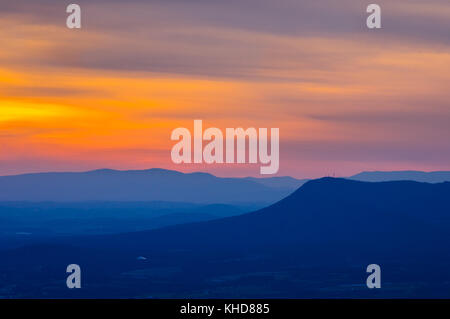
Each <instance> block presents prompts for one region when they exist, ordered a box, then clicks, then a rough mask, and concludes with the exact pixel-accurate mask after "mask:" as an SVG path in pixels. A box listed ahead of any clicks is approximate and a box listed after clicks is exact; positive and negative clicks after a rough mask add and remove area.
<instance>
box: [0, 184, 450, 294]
mask: <svg viewBox="0 0 450 319" xmlns="http://www.w3.org/2000/svg"><path fill="white" fill-rule="evenodd" d="M449 195H450V183H440V184H426V183H417V182H410V181H399V182H383V183H365V182H358V181H351V180H345V179H333V178H323V179H319V180H314V181H310V182H307V183H306V184H305V185H303V186H302V187H301V188H300V189H298V190H297V191H296V192H294V193H293V194H291V195H290V196H288V197H287V198H285V199H283V200H281V201H280V202H278V203H276V204H273V205H271V206H269V207H267V208H264V209H261V210H258V211H256V212H253V213H248V214H244V215H241V216H236V217H230V218H224V219H220V220H214V221H208V222H201V223H194V224H186V225H179V226H172V227H168V228H164V229H158V230H153V231H144V232H136V233H128V234H120V235H106V236H92V237H77V238H68V239H65V240H59V241H58V245H55V244H54V243H53V244H51V245H48V244H41V245H39V246H34V247H24V248H21V249H16V250H11V251H7V252H3V253H1V254H0V260H2V263H1V264H0V273H1V274H3V278H7V282H6V283H5V285H6V287H9V288H7V289H9V290H8V292H9V293H10V294H14V295H16V296H30V295H33V296H41V294H42V293H43V292H44V291H45V294H46V296H49V295H50V296H58V297H61V296H64V297H74V296H76V297H99V296H101V297H136V296H141V297H142V296H156V297H158V296H159V297H161V296H166V297H167V296H171V297H174V296H175V297H186V298H188V297H291V298H292V297H392V296H394V297H450V289H449V288H450V284H449V283H450V273H449V271H448V269H449V268H450V245H449V243H450V234H449V232H448V229H449V227H450V200H449V198H450V196H449ZM138 256H144V257H145V258H146V261H145V262H142V261H138V260H136V258H137V257H138ZM69 263H78V264H80V265H82V267H83V269H86V273H87V275H86V277H85V279H84V280H85V281H86V282H88V285H86V286H85V288H84V289H82V291H81V290H80V291H77V292H76V293H72V292H69V291H68V289H66V288H65V287H64V285H63V284H61V285H60V284H57V283H58V282H61V283H63V281H64V276H65V273H64V271H63V270H64V269H65V268H64V267H65V266H66V265H67V264H69ZM372 263H376V264H379V265H381V267H382V271H383V289H375V290H369V289H367V288H366V287H365V278H366V276H367V274H366V272H365V270H366V267H367V265H369V264H372ZM19 269H20V270H21V271H18V270H19ZM23 278H26V280H25V279H23ZM58 280H59V281H58ZM18 282H19V283H18Z"/></svg>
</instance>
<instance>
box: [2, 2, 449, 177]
mask: <svg viewBox="0 0 450 319" xmlns="http://www.w3.org/2000/svg"><path fill="white" fill-rule="evenodd" d="M72 2H74V3H77V4H79V5H80V6H81V8H82V29H80V30H71V29H68V28H67V27H66V18H67V16H68V14H67V13H66V12H65V11H66V6H67V5H68V4H70V3H71V2H66V1H60V0H58V1H57V0H53V1H51V0H27V1H26V0H15V1H10V0H0V43H1V46H0V175H9V174H18V173H26V172H41V171H84V170H90V169H98V168H114V169H146V168H152V167H162V168H168V169H177V170H181V171H185V172H189V171H207V172H210V173H213V174H216V175H218V176H246V175H253V176H258V174H259V167H260V164H256V165H240V166H237V165H199V164H197V165H194V164H192V165H182V166H179V165H175V164H173V163H172V161H171V158H170V150H171V148H172V146H173V145H174V144H175V142H173V141H171V140H170V134H171V132H172V130H173V129H175V128H177V127H186V128H189V129H191V130H192V129H193V121H194V119H202V120H203V125H204V127H205V128H206V127H218V128H221V129H223V130H225V128H227V127H243V128H248V127H255V128H259V127H267V128H272V127H278V128H280V171H279V175H291V176H295V177H299V178H303V177H305V178H306V177H307V178H310V177H320V176H324V175H333V174H334V175H336V176H348V175H351V174H355V173H358V172H360V171H363V170H406V169H416V170H450V36H449V34H450V1H448V0H428V1H423V0H421V1H415V0H405V1H394V0H390V1H373V2H375V3H377V4H379V5H380V6H381V8H382V29H380V30H369V29H367V27H366V17H367V16H368V14H367V13H366V6H367V5H368V4H370V3H371V2H368V1H360V0H340V1H335V0H310V1H301V0H279V1H275V0H272V1H268V0H227V1H225V0H220V1H218V0H149V1H144V0H129V1H119V0H108V1H106V0H83V1H82V0H73V1H72Z"/></svg>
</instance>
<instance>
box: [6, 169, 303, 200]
mask: <svg viewBox="0 0 450 319" xmlns="http://www.w3.org/2000/svg"><path fill="white" fill-rule="evenodd" d="M282 184H283V183H281V181H278V183H277V186H276V187H270V183H264V182H256V181H253V180H249V179H240V178H219V177H216V176H213V175H211V174H206V173H190V174H184V173H180V172H177V171H170V170H164V169H149V170H141V171H116V170H107V169H102V170H96V171H90V172H84V173H38V174H25V175H16V176H2V177H0V201H58V202H64V201H66V202H68V201H71V202H74V201H116V202H117V201H119V202H120V201H178V202H191V203H228V204H230V203H240V202H247V203H253V202H254V203H261V202H264V203H273V202H276V201H278V200H280V199H282V198H283V197H285V196H287V195H288V194H289V193H290V192H292V191H294V190H295V189H296V187H295V185H294V184H293V183H292V181H291V180H290V181H289V183H288V184H286V186H282Z"/></svg>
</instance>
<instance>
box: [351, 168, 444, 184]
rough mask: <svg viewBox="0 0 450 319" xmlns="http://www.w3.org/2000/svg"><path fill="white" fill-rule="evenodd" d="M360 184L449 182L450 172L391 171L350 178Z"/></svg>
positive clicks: (366, 173)
mask: <svg viewBox="0 0 450 319" xmlns="http://www.w3.org/2000/svg"><path fill="white" fill-rule="evenodd" d="M350 179H354V180H358V181H362V182H387V181H416V182H424V183H442V182H450V172H445V171H443V172H420V171H393V172H377V171H376V172H362V173H359V174H356V175H353V176H352V177H350Z"/></svg>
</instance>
